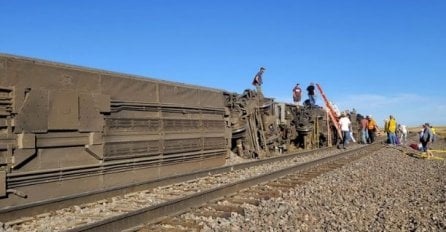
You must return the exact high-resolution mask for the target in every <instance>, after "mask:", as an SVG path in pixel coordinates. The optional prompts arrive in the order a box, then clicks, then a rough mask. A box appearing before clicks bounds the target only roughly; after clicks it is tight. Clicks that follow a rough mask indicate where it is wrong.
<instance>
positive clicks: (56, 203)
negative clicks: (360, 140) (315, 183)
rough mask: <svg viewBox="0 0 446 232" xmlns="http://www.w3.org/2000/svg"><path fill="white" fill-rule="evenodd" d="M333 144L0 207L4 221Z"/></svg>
mask: <svg viewBox="0 0 446 232" xmlns="http://www.w3.org/2000/svg"><path fill="white" fill-rule="evenodd" d="M333 149H334V148H323V149H315V150H310V151H304V152H295V153H290V154H286V155H282V156H276V157H271V158H266V159H261V160H255V161H249V162H245V163H239V164H233V165H226V166H222V167H217V168H211V169H205V170H201V171H197V172H192V173H188V174H180V175H175V176H169V177H164V178H160V179H156V180H151V181H145V182H139V183H133V184H129V185H126V186H116V187H113V188H108V189H104V190H98V191H92V192H88V193H82V194H76V195H71V196H65V197H61V198H57V199H51V200H46V201H40V202H35V203H30V204H26V205H20V206H14V207H10V208H6V209H2V210H0V218H2V220H3V221H12V220H16V219H19V218H23V217H30V216H33V215H37V214H41V213H46V212H49V211H53V210H58V209H62V208H66V207H69V206H72V205H79V204H84V203H89V202H94V201H98V200H102V199H108V198H111V197H114V196H119V195H124V194H127V193H131V192H137V191H142V190H146V189H151V188H155V187H158V186H163V185H169V184H174V183H179V182H185V181H188V180H192V179H196V178H200V177H204V176H209V175H215V174H221V173H225V172H229V171H234V170H240V169H245V168H249V167H253V166H257V165H263V164H267V163H272V162H278V161H282V160H286V159H293V158H295V157H301V156H310V155H312V154H314V153H316V152H324V151H327V150H333Z"/></svg>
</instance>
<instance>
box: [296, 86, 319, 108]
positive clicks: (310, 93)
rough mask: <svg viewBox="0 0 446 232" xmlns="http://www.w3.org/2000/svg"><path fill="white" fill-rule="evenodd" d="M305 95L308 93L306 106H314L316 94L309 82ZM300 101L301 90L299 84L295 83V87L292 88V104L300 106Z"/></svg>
mask: <svg viewBox="0 0 446 232" xmlns="http://www.w3.org/2000/svg"><path fill="white" fill-rule="evenodd" d="M307 93H308V104H309V105H310V106H314V105H316V93H315V87H314V83H313V82H311V83H310V85H308V87H307ZM301 100H302V89H301V88H300V84H299V83H297V84H296V86H294V88H293V101H294V104H296V105H297V106H302V104H301V102H300V101H301Z"/></svg>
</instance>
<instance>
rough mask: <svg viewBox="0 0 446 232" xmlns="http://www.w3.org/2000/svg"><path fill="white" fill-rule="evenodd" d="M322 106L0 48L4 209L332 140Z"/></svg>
mask: <svg viewBox="0 0 446 232" xmlns="http://www.w3.org/2000/svg"><path fill="white" fill-rule="evenodd" d="M335 131H336V130H333V125H332V124H331V123H330V122H329V120H328V117H327V113H326V111H325V110H323V109H322V108H321V107H311V106H305V107H296V106H295V105H293V104H287V103H279V102H276V101H274V99H271V98H265V97H263V95H261V94H259V93H257V92H255V91H253V90H246V91H244V92H243V93H241V94H237V93H228V92H225V91H223V90H216V89H210V88H204V87H198V86H191V85H186V84H179V83H173V82H167V81H160V80H155V79H149V78H141V77H136V76H131V75H126V74H119V73H112V72H107V71H102V70H95V69H88V68H82V67H77V66H71V65H65V64H59V63H53V62H47V61H41V60H36V59H30V58H23V57H17V56H11V55H0V212H5V211H8V210H11V209H13V208H16V207H22V206H26V205H28V204H32V203H35V202H45V201H55V200H57V199H60V198H63V197H70V196H74V195H77V194H86V193H91V192H95V191H101V190H104V189H110V188H116V187H120V186H126V185H129V184H132V183H140V182H145V181H149V180H153V179H157V178H161V177H166V176H171V175H178V174H182V173H187V172H191V171H196V170H200V169H205V168H210V167H216V166H221V165H224V164H225V160H226V158H227V157H228V154H229V151H232V152H234V153H235V154H237V155H239V156H241V157H244V158H263V157H268V156H272V155H280V154H281V153H283V152H287V151H292V150H294V149H298V148H302V149H315V148H319V147H325V146H331V145H332V144H334V143H335V140H336V132H335Z"/></svg>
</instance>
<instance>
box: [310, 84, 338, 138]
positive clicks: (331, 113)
mask: <svg viewBox="0 0 446 232" xmlns="http://www.w3.org/2000/svg"><path fill="white" fill-rule="evenodd" d="M316 87H317V89H318V90H319V92H320V93H321V96H322V99H323V100H324V102H325V107H327V112H328V115H329V116H330V118H331V120H332V121H333V124H334V125H335V127H336V131H337V132H338V136H339V138H341V139H342V132H341V127H340V125H339V122H338V115H337V114H336V111H335V110H334V109H333V107H332V106H331V104H330V101H328V99H327V96H325V93H324V91H323V90H322V88H321V86H320V85H319V84H317V83H316Z"/></svg>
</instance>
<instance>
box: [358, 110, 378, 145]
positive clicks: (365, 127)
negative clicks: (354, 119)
mask: <svg viewBox="0 0 446 232" xmlns="http://www.w3.org/2000/svg"><path fill="white" fill-rule="evenodd" d="M360 122H361V143H362V144H370V143H374V142H375V138H376V132H378V130H379V127H378V124H377V123H376V121H375V119H373V117H372V115H367V116H366V117H364V118H362V119H361V121H360Z"/></svg>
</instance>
